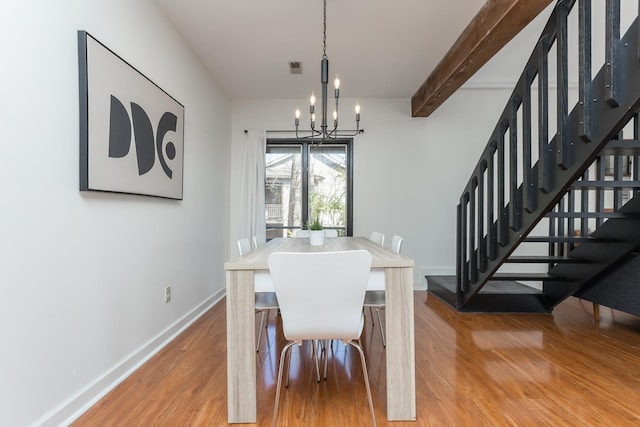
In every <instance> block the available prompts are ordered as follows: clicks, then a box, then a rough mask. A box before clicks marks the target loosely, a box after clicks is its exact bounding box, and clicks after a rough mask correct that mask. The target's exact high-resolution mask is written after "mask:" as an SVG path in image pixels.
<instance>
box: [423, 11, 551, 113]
mask: <svg viewBox="0 0 640 427" xmlns="http://www.w3.org/2000/svg"><path fill="white" fill-rule="evenodd" d="M552 1H553V0H487V2H486V3H485V4H484V6H482V9H480V11H479V12H478V14H477V15H476V16H475V17H474V18H473V20H472V21H471V22H470V23H469V25H468V26H467V28H465V30H464V31H463V32H462V34H461V35H460V37H458V40H456V42H455V43H454V45H453V46H452V47H451V49H449V52H447V54H446V55H445V57H444V58H443V59H442V60H441V61H440V63H439V64H438V65H437V66H436V68H435V69H434V70H433V72H432V73H431V75H429V77H427V79H426V80H425V82H424V83H422V86H420V88H419V89H418V90H417V92H416V93H415V94H414V95H413V97H411V116H412V117H428V116H429V115H430V114H431V113H433V112H434V111H435V110H436V108H438V107H439V106H440V105H442V103H444V101H446V100H447V98H449V96H451V95H452V94H453V93H454V92H455V91H456V90H458V89H459V88H460V86H462V85H463V84H464V83H465V82H466V81H467V80H469V78H470V77H471V76H473V75H474V74H475V72H476V71H478V70H479V69H480V68H481V67H482V66H483V65H484V64H485V63H486V62H487V61H489V59H491V58H492V57H493V55H495V54H496V53H497V52H498V51H499V50H500V49H502V48H503V47H504V46H505V45H506V44H507V43H508V42H509V41H510V40H511V39H512V38H513V37H515V36H516V34H518V33H519V32H520V30H522V29H523V28H524V27H526V26H527V24H529V22H531V21H532V20H533V19H534V18H535V17H536V16H538V15H539V14H540V12H542V11H543V10H544V9H545V8H546V7H547V6H548V5H549V3H551V2H552Z"/></svg>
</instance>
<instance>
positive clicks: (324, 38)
mask: <svg viewBox="0 0 640 427" xmlns="http://www.w3.org/2000/svg"><path fill="white" fill-rule="evenodd" d="M323 4H324V12H323V20H322V57H323V58H326V57H327V0H324V2H323Z"/></svg>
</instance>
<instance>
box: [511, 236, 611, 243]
mask: <svg viewBox="0 0 640 427" xmlns="http://www.w3.org/2000/svg"><path fill="white" fill-rule="evenodd" d="M524 241H525V242H542V243H545V242H546V243H565V242H566V243H611V242H617V241H618V240H617V239H612V238H603V237H588V236H587V237H582V236H528V237H525V238H524Z"/></svg>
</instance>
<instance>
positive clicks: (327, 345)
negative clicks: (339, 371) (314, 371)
mask: <svg viewBox="0 0 640 427" xmlns="http://www.w3.org/2000/svg"><path fill="white" fill-rule="evenodd" d="M332 346H333V340H331V343H329V340H324V379H325V380H326V379H327V365H328V364H329V348H330V347H332Z"/></svg>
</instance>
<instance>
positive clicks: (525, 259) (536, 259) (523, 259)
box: [505, 255, 584, 263]
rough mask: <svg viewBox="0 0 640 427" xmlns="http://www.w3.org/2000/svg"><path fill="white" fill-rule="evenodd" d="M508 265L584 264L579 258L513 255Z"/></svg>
mask: <svg viewBox="0 0 640 427" xmlns="http://www.w3.org/2000/svg"><path fill="white" fill-rule="evenodd" d="M505 262H507V263H549V262H553V263H559V262H584V261H583V260H580V259H578V258H570V257H567V256H552V255H513V256H510V257H509V258H507V259H506V260H505Z"/></svg>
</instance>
